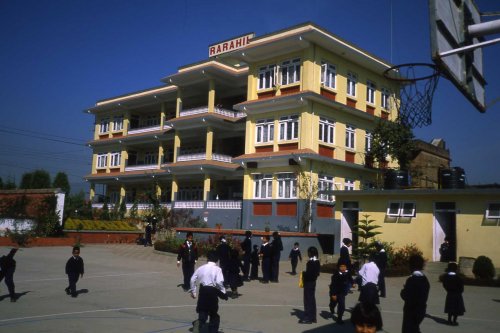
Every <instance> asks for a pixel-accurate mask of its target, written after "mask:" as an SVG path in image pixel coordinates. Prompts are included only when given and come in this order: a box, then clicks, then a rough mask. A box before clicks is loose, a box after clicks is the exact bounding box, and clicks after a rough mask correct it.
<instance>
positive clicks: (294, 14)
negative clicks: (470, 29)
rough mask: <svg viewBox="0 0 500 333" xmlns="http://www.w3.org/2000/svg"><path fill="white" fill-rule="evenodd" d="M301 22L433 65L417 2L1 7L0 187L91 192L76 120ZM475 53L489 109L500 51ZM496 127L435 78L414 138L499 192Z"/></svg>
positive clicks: (495, 109) (497, 111)
mask: <svg viewBox="0 0 500 333" xmlns="http://www.w3.org/2000/svg"><path fill="white" fill-rule="evenodd" d="M476 3H477V4H478V6H479V8H480V10H481V11H500V3H498V2H495V1H488V0H479V1H476ZM499 19H500V18H499ZM304 22H313V23H315V24H317V25H319V26H320V27H323V28H325V29H326V30H328V31H329V32H331V33H333V34H335V35H337V36H339V37H341V38H343V39H346V40H348V41H349V42H351V43H353V44H355V45H357V46H359V47H361V48H362V49H365V50H367V51H369V52H371V53H373V54H375V55H377V56H378V57H380V58H382V59H385V60H387V61H389V62H391V63H393V64H402V63H408V62H431V57H430V33H429V10H428V3H427V1H425V0H420V1H414V0H357V1H352V0H308V1H302V0H300V1H296V0H289V1H286V2H283V1H275V0H264V1H261V0H252V1H237V0H231V1H226V0H215V1H206V0H161V1H160V0H140V1H135V0H134V1H132V0H85V1H84V0H64V1H62V0H50V1H49V0H30V1H28V0H16V1H8V0H0V47H1V51H0V117H1V118H0V119H1V121H0V177H1V178H2V179H3V181H4V182H5V181H6V180H9V179H10V180H14V181H15V182H16V183H17V184H19V181H20V179H21V177H22V174H23V173H25V172H31V171H34V170H36V169H44V170H47V171H48V172H49V173H50V174H51V176H52V179H53V178H54V176H55V174H56V173H57V172H65V173H66V174H67V175H68V177H69V180H70V183H71V185H72V192H76V191H78V190H80V189H82V188H83V189H85V191H88V189H87V187H85V182H84V181H83V177H84V175H86V174H88V173H90V170H91V166H90V164H91V150H90V148H88V147H86V146H85V143H86V142H88V141H90V140H91V138H92V137H93V124H94V118H93V116H92V115H88V114H86V113H84V110H86V109H87V108H89V107H91V106H94V105H95V103H96V102H97V101H98V100H101V99H106V98H110V97H114V96H118V95H123V94H127V93H131V92H134V91H138V90H144V89H147V88H152V87H156V86H159V85H161V84H162V83H161V82H160V79H161V78H163V77H165V76H167V75H171V74H173V73H175V72H177V69H178V67H181V66H184V65H187V64H191V63H195V62H198V61H202V60H206V59H207V55H208V46H209V45H210V44H214V43H217V42H220V41H223V40H227V39H230V38H232V37H236V36H239V35H243V34H246V33H250V32H253V33H255V34H256V35H257V36H262V35H264V34H267V33H272V32H275V31H277V30H281V29H284V28H288V27H291V26H294V25H297V24H300V23H304ZM498 37H499V36H498V35H497V36H488V37H487V39H492V38H498ZM483 53H484V76H485V78H486V81H487V82H488V85H487V87H486V101H487V104H488V103H489V102H491V101H494V100H495V99H499V98H500V66H498V60H496V59H498V58H499V55H500V44H497V45H494V46H489V47H487V48H485V49H483ZM499 124H500V102H497V103H496V104H493V105H492V106H491V107H489V108H488V110H487V111H486V113H484V114H482V113H479V112H478V111H476V109H475V108H474V107H473V106H472V105H471V104H470V103H469V102H468V101H467V100H466V99H465V97H463V96H462V95H461V94H460V93H459V92H458V91H457V90H456V89H455V87H454V86H453V85H452V84H451V83H450V82H449V81H447V80H446V79H443V78H442V79H440V82H439V85H438V88H437V90H436V93H435V95H434V103H433V120H432V124H431V125H430V126H427V127H424V128H417V129H415V130H414V133H415V136H416V137H417V138H419V139H422V140H424V141H430V140H432V139H433V138H442V139H444V140H445V141H446V144H447V148H449V149H450V152H451V157H452V163H451V164H452V166H459V167H462V168H463V169H464V170H465V172H466V175H467V181H468V183H469V184H488V183H495V182H496V183H500V172H498V167H496V166H498V165H500V130H499V129H498V125H499Z"/></svg>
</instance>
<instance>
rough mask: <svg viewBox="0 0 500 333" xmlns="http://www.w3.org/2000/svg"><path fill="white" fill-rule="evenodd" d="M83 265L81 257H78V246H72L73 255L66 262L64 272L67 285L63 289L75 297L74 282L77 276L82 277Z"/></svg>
mask: <svg viewBox="0 0 500 333" xmlns="http://www.w3.org/2000/svg"><path fill="white" fill-rule="evenodd" d="M83 273H84V266H83V259H82V257H80V247H78V246H75V247H73V255H72V256H71V258H69V259H68V261H67V262H66V274H67V275H68V281H69V286H68V287H67V288H66V289H64V291H66V294H67V295H71V297H77V296H78V294H77V293H76V283H77V282H78V278H79V277H81V278H83Z"/></svg>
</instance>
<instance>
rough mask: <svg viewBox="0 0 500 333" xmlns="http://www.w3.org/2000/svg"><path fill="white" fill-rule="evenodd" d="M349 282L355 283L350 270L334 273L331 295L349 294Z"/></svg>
mask: <svg viewBox="0 0 500 333" xmlns="http://www.w3.org/2000/svg"><path fill="white" fill-rule="evenodd" d="M349 283H351V284H353V283H354V281H353V279H352V276H351V275H350V274H349V273H348V272H344V273H341V272H339V271H337V272H335V273H333V275H332V280H331V282H330V296H333V295H335V296H337V295H347V292H348V290H349Z"/></svg>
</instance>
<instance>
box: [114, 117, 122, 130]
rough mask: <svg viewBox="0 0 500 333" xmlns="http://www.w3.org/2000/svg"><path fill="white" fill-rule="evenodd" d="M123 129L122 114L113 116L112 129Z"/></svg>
mask: <svg viewBox="0 0 500 333" xmlns="http://www.w3.org/2000/svg"><path fill="white" fill-rule="evenodd" d="M122 129H123V116H118V117H114V118H113V131H114V132H117V131H121V130H122Z"/></svg>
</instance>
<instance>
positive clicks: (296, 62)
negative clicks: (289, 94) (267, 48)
mask: <svg viewBox="0 0 500 333" xmlns="http://www.w3.org/2000/svg"><path fill="white" fill-rule="evenodd" d="M299 81H300V59H293V60H287V61H283V63H282V64H281V84H282V85H287V84H292V83H295V82H299Z"/></svg>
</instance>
